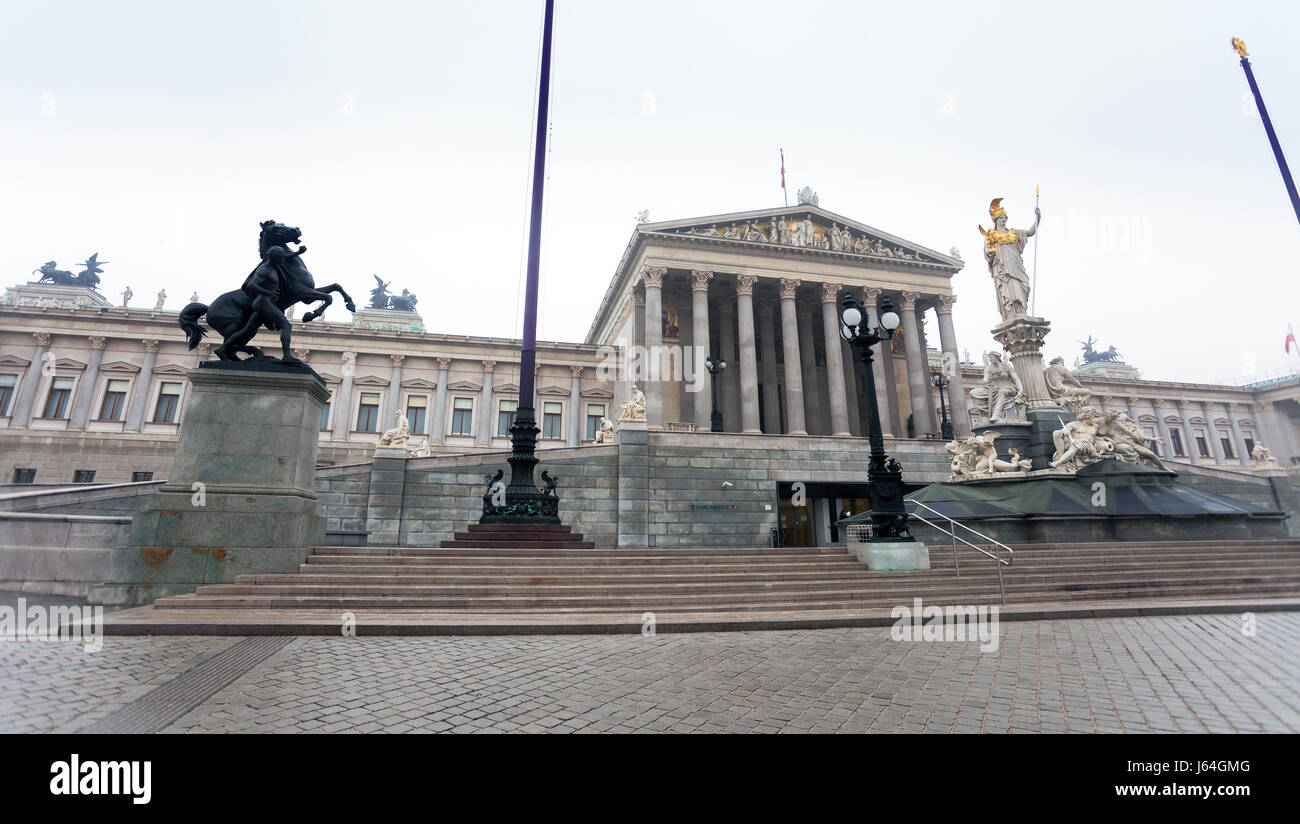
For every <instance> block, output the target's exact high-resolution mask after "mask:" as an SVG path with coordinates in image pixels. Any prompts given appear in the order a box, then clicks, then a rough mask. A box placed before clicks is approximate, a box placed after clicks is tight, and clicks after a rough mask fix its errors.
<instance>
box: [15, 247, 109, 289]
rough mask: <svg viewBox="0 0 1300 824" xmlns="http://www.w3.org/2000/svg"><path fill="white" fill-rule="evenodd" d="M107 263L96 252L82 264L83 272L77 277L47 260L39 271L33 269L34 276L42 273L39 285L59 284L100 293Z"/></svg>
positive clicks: (38, 279) (38, 281) (38, 280)
mask: <svg viewBox="0 0 1300 824" xmlns="http://www.w3.org/2000/svg"><path fill="white" fill-rule="evenodd" d="M106 263H108V261H106V260H105V261H101V260H100V259H99V253H98V252H96V253H95V254H93V255H91V256H90V257H88V258H86V262H85V263H83V264H81V267H82V270H81V271H80V272H78V273H77V274H75V275H74V274H72V273H71V272H67V271H64V270H62V269H60V268H58V266H59V265H58V264H57V263H55V262H54V261H52V260H47V261H46V262H45V263H44V264H42V265H41V268H39V269H33V270H32V274H36V273H37V272H40V273H41V276H40V277H39V278H37V280H36V282H37V283H45V282H46V281H48V282H50V283H57V284H59V285H60V286H86V287H88V288H90V289H94V290H95V291H96V292H98V291H99V276H100V275H101V274H103V273H104V269H103V267H104V264H106Z"/></svg>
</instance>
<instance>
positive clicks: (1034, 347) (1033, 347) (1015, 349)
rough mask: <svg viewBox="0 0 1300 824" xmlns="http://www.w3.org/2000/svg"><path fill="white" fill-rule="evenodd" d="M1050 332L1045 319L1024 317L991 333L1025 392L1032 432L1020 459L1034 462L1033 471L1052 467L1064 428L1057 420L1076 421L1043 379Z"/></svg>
mask: <svg viewBox="0 0 1300 824" xmlns="http://www.w3.org/2000/svg"><path fill="white" fill-rule="evenodd" d="M1051 329H1052V324H1051V323H1049V322H1047V321H1046V320H1044V319H1042V318H1031V317H1023V318H1012V319H1011V320H1008V321H1003V322H1002V323H1000V324H998V325H997V326H995V327H993V330H992V332H993V338H994V340H996V341H997V342H998V343H1000V344H1002V347H1003V348H1004V349H1006V350H1007V354H1008V355H1010V356H1011V366H1012V368H1013V369H1015V370H1016V375H1017V376H1018V377H1019V378H1020V383H1021V385H1022V386H1023V387H1024V389H1025V417H1026V418H1027V419H1028V421H1029V424H1030V431H1029V443H1028V446H1027V451H1024V452H1021V453H1020V456H1021V457H1022V458H1029V459H1030V460H1031V461H1033V467H1032V468H1033V469H1047V468H1048V466H1049V464H1050V463H1051V460H1052V453H1053V452H1054V451H1055V450H1056V446H1055V445H1054V444H1053V443H1052V432H1054V431H1055V430H1057V429H1060V428H1061V425H1060V424H1059V423H1057V420H1056V419H1057V416H1058V415H1059V416H1060V417H1061V418H1063V419H1064V420H1067V421H1068V420H1073V419H1074V414H1073V413H1071V412H1067V411H1065V410H1064V409H1062V408H1061V406H1060V405H1059V404H1058V403H1057V402H1056V401H1055V400H1053V399H1052V396H1051V395H1050V394H1048V391H1047V379H1046V378H1045V377H1044V376H1043V340H1044V339H1045V338H1046V337H1047V333H1048V332H1050V331H1051ZM998 447H999V448H998V453H999V454H1003V450H1002V444H1001V443H999V444H998Z"/></svg>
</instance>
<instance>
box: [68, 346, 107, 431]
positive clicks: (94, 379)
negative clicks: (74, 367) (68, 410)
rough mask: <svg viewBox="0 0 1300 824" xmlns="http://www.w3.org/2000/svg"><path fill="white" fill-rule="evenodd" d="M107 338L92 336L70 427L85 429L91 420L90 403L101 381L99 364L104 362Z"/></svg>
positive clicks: (74, 401) (74, 402)
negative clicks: (88, 356) (96, 386)
mask: <svg viewBox="0 0 1300 824" xmlns="http://www.w3.org/2000/svg"><path fill="white" fill-rule="evenodd" d="M105 340H106V339H105V338H101V337H95V336H93V335H92V336H91V338H90V359H89V360H88V361H87V362H86V371H85V372H83V373H82V374H81V381H80V382H79V383H78V384H77V397H76V399H74V400H73V402H72V415H71V417H70V418H69V419H68V428H69V429H85V428H86V422H87V421H89V420H90V403H91V401H92V400H93V399H94V395H95V385H96V384H98V383H99V366H100V364H101V363H103V362H104V342H105Z"/></svg>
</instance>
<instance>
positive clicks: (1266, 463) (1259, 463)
mask: <svg viewBox="0 0 1300 824" xmlns="http://www.w3.org/2000/svg"><path fill="white" fill-rule="evenodd" d="M1250 457H1252V458H1254V459H1255V468H1256V469H1279V468H1280V467H1279V465H1278V462H1277V458H1274V457H1273V454H1272V453H1271V452H1269V449H1268V447H1267V446H1264V444H1262V443H1257V444H1255V448H1254V449H1252V450H1250Z"/></svg>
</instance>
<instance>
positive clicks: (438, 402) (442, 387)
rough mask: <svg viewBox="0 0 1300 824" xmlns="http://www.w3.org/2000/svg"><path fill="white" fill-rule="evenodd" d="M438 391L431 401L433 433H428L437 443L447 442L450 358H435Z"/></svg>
mask: <svg viewBox="0 0 1300 824" xmlns="http://www.w3.org/2000/svg"><path fill="white" fill-rule="evenodd" d="M437 361H438V389H437V394H436V395H434V399H433V431H432V432H431V433H429V434H430V435H432V436H433V440H434V441H435V442H437V443H446V442H447V370H448V369H450V368H451V358H437Z"/></svg>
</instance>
